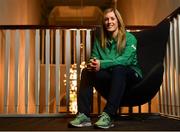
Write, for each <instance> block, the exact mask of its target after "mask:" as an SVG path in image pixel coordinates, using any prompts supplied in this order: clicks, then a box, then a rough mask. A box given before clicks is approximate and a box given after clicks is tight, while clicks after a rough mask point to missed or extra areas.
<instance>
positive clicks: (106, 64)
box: [91, 32, 142, 77]
mask: <svg viewBox="0 0 180 132" xmlns="http://www.w3.org/2000/svg"><path fill="white" fill-rule="evenodd" d="M136 47H137V40H136V38H135V36H134V35H133V34H131V33H129V32H126V47H125V49H124V50H123V52H122V53H121V54H119V53H118V52H117V50H116V41H115V40H112V41H111V42H110V43H109V46H107V47H106V48H105V49H102V48H101V46H100V44H99V41H98V39H96V40H95V43H94V46H93V49H92V53H91V58H94V57H95V58H97V59H99V60H100V68H101V69H106V68H110V67H112V66H116V65H123V66H128V67H130V68H132V69H133V70H135V71H136V73H137V74H138V75H139V76H141V77H142V71H141V69H140V67H139V65H138V61H137V54H136Z"/></svg>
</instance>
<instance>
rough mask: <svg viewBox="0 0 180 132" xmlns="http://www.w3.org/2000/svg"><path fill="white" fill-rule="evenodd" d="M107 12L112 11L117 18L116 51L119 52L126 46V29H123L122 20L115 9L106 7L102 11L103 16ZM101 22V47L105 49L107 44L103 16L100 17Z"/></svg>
mask: <svg viewBox="0 0 180 132" xmlns="http://www.w3.org/2000/svg"><path fill="white" fill-rule="evenodd" d="M109 12H114V14H115V16H116V18H117V21H118V28H119V31H118V34H117V51H118V52H119V53H121V52H122V51H123V49H124V48H125V46H126V30H125V26H124V22H123V20H122V17H121V15H120V13H119V12H118V10H117V9H114V8H108V9H106V10H105V11H104V14H103V15H104V16H105V15H106V14H107V13H109ZM104 16H103V17H104ZM102 23H103V26H102V28H101V47H102V48H103V49H105V48H106V46H107V39H108V33H107V30H106V28H105V26H104V18H103V19H102Z"/></svg>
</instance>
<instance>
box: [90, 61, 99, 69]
mask: <svg viewBox="0 0 180 132" xmlns="http://www.w3.org/2000/svg"><path fill="white" fill-rule="evenodd" d="M88 68H89V69H90V70H92V71H99V70H100V60H97V59H91V60H90V63H89V64H88Z"/></svg>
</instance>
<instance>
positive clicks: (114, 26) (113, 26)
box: [104, 11, 118, 33]
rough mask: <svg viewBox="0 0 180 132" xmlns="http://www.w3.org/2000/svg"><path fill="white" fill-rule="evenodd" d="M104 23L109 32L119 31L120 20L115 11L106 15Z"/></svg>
mask: <svg viewBox="0 0 180 132" xmlns="http://www.w3.org/2000/svg"><path fill="white" fill-rule="evenodd" d="M104 25H105V28H106V30H107V31H108V32H111V33H113V32H116V31H118V20H117V18H116V16H115V14H114V12H113V11H111V12H108V13H106V14H105V15H104Z"/></svg>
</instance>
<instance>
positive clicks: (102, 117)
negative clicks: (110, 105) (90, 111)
mask: <svg viewBox="0 0 180 132" xmlns="http://www.w3.org/2000/svg"><path fill="white" fill-rule="evenodd" d="M99 117H100V120H102V121H104V120H108V121H110V118H109V117H108V116H107V115H106V114H101V115H99Z"/></svg>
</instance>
